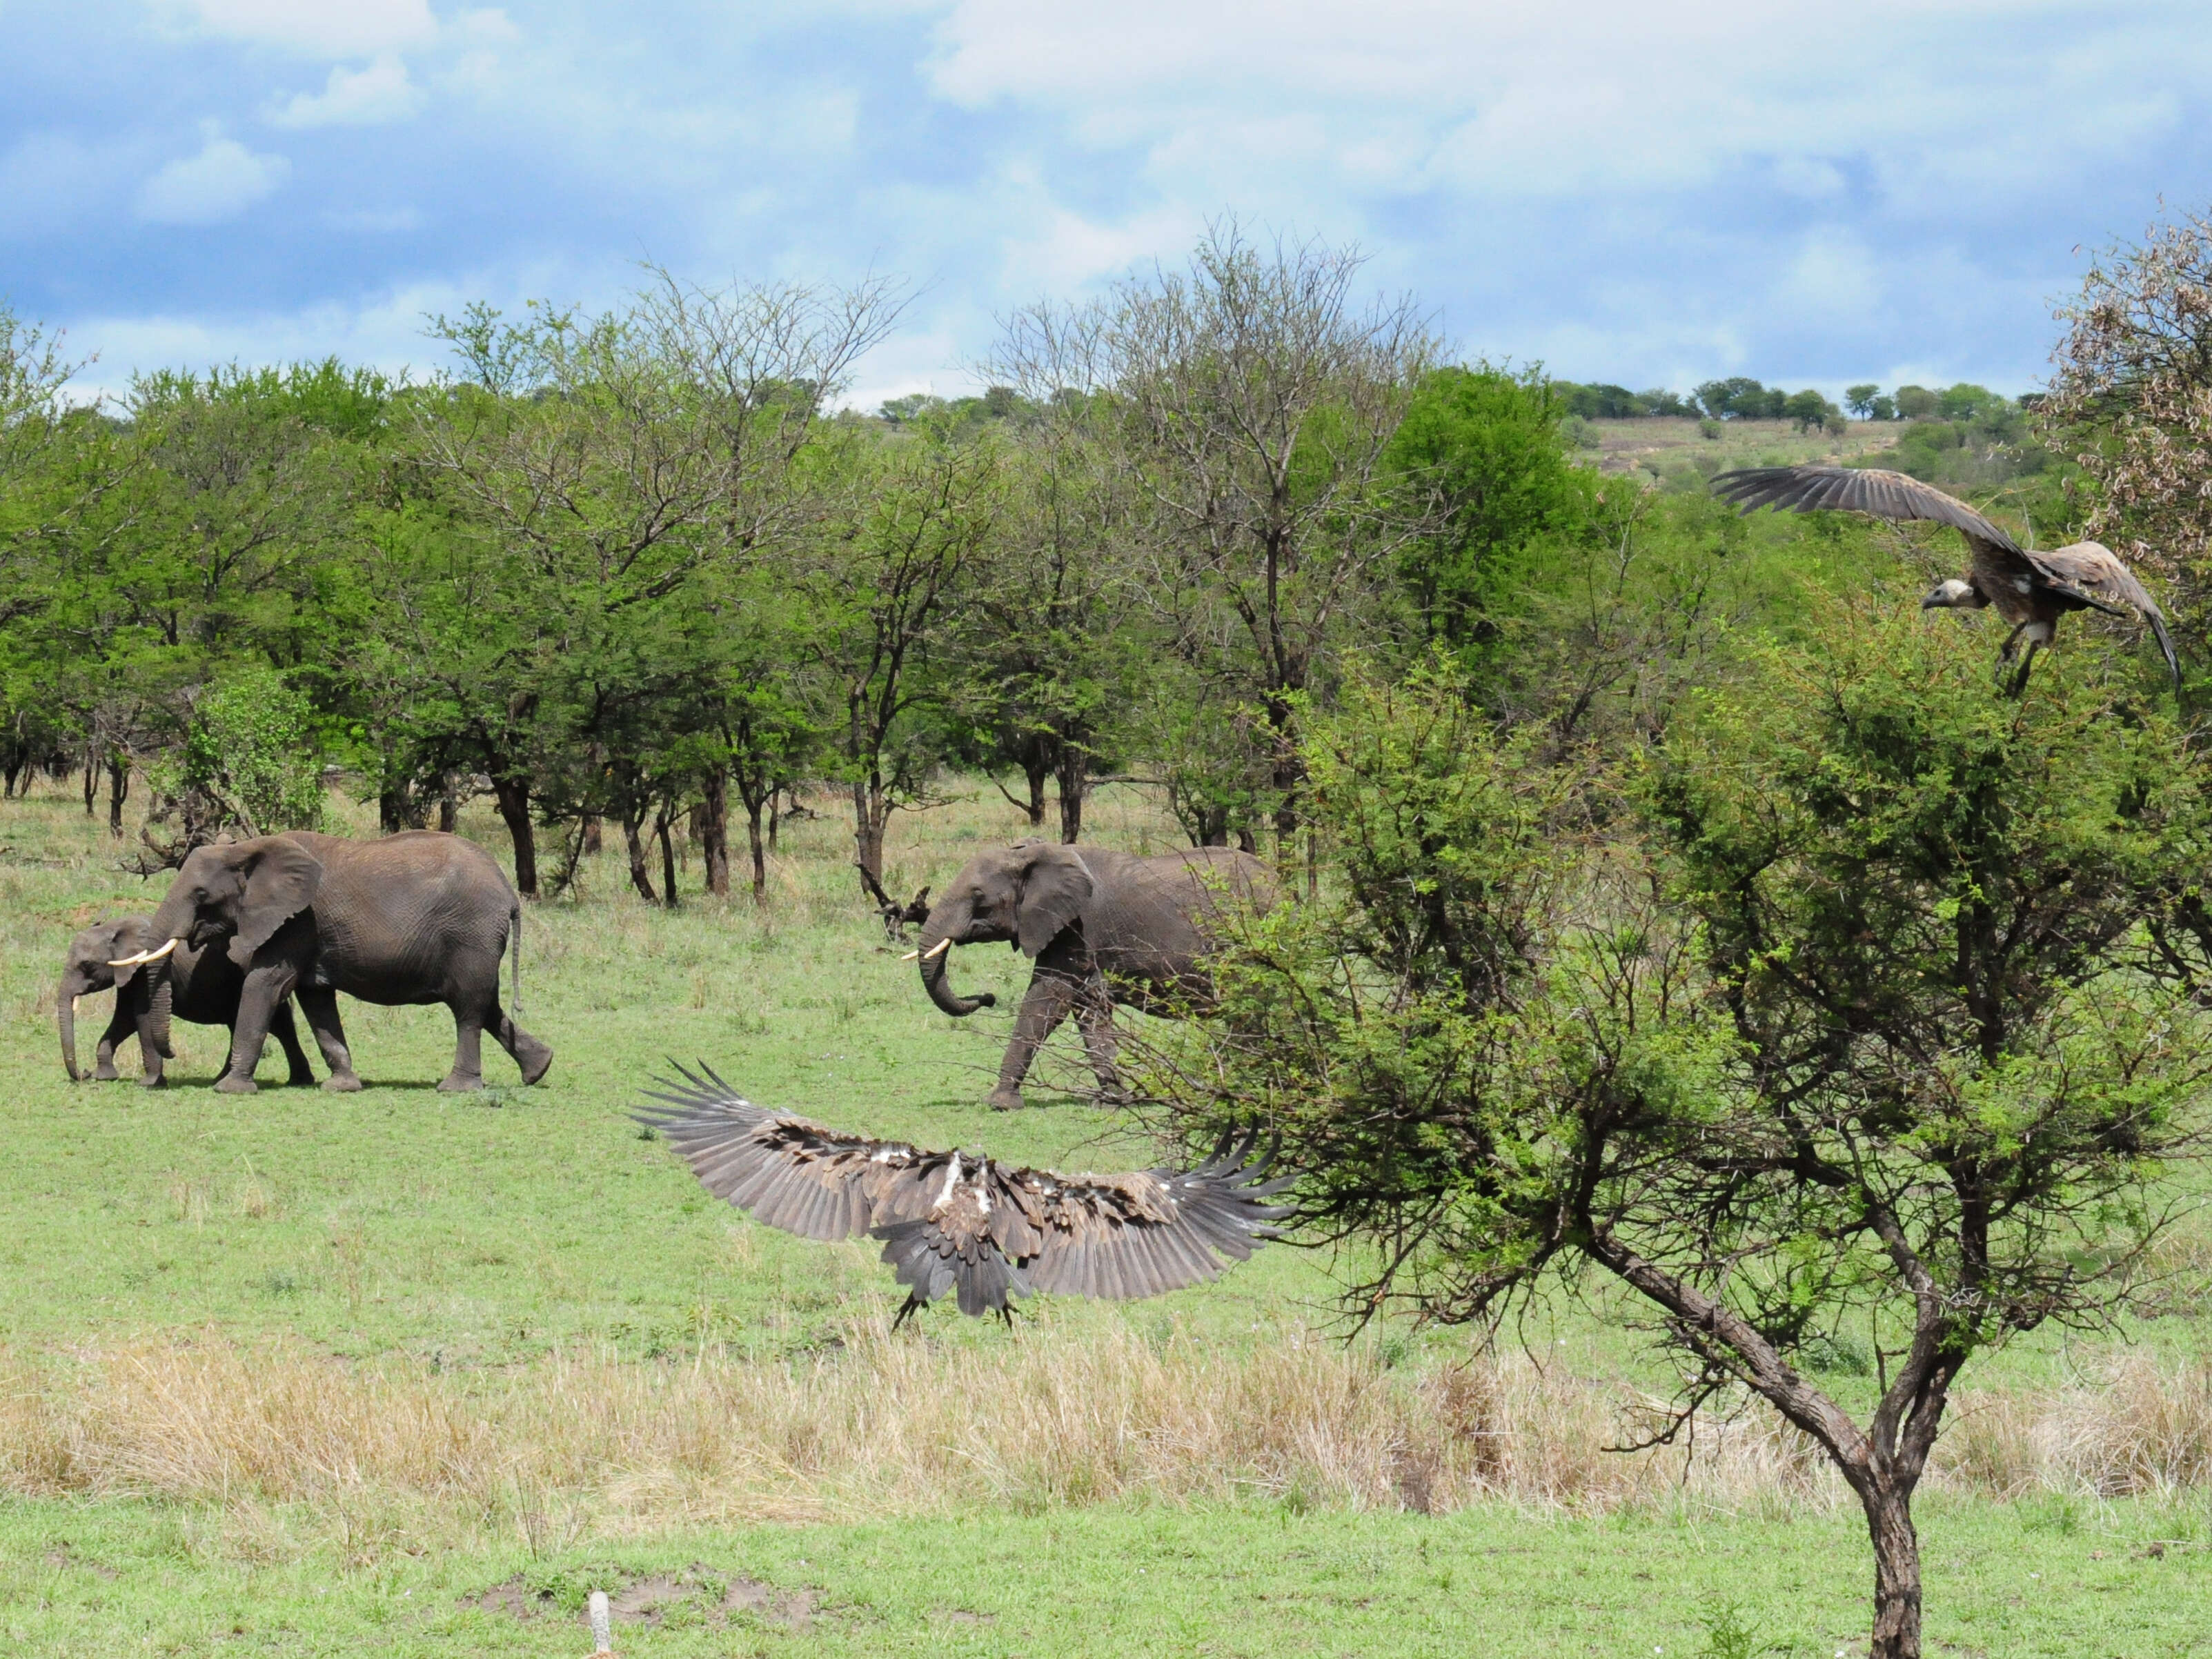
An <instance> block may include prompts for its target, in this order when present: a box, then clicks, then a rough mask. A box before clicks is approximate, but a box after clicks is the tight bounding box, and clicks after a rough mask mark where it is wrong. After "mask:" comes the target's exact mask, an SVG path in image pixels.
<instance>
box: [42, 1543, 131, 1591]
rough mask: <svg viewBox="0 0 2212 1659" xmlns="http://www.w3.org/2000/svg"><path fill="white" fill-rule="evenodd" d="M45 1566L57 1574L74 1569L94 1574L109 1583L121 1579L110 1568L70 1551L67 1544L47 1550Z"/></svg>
mask: <svg viewBox="0 0 2212 1659" xmlns="http://www.w3.org/2000/svg"><path fill="white" fill-rule="evenodd" d="M46 1565H48V1566H50V1567H52V1568H53V1569H54V1570H55V1571H58V1572H67V1571H70V1569H71V1568H75V1569H76V1570H77V1571H81V1572H89V1573H94V1574H96V1575H98V1576H99V1577H102V1578H105V1579H107V1580H109V1581H110V1582H112V1581H113V1580H115V1579H118V1578H120V1577H123V1575H122V1574H121V1573H119V1572H118V1571H116V1570H115V1569H114V1568H112V1567H110V1566H106V1565H102V1564H101V1563H100V1562H98V1561H92V1560H88V1559H85V1558H84V1557H83V1556H82V1555H79V1554H77V1553H76V1552H75V1551H73V1550H72V1549H70V1547H69V1546H68V1545H67V1544H57V1545H55V1546H54V1547H53V1548H52V1549H50V1550H48V1551H47V1552H46Z"/></svg>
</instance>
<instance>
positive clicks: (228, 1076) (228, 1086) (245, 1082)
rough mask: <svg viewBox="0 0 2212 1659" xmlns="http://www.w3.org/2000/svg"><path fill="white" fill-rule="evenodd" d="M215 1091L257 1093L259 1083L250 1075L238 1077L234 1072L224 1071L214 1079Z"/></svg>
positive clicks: (223, 1092)
mask: <svg viewBox="0 0 2212 1659" xmlns="http://www.w3.org/2000/svg"><path fill="white" fill-rule="evenodd" d="M215 1091H216V1093H217V1094H219V1095H258V1094H259V1093H260V1092H261V1086H260V1085H258V1084H257V1083H256V1082H254V1080H253V1079H252V1078H250V1077H240V1075H239V1074H238V1073H236V1072H225V1073H223V1074H222V1076H221V1077H219V1078H217V1079H216V1080H215Z"/></svg>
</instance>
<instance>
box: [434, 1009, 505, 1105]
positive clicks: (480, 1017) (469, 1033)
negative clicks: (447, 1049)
mask: <svg viewBox="0 0 2212 1659" xmlns="http://www.w3.org/2000/svg"><path fill="white" fill-rule="evenodd" d="M494 1006H495V1008H496V1006H497V1005H496V1004H495V1005H494ZM484 1025H485V1019H484V1013H483V1009H481V1008H479V1007H475V1006H471V1005H469V1004H466V1003H459V1002H457V1003H455V1004H453V1070H452V1071H450V1072H448V1073H446V1075H445V1077H444V1079H441V1081H440V1083H439V1085H438V1088H439V1090H440V1091H441V1092H442V1093H445V1094H449V1095H465V1094H472V1093H474V1092H475V1091H477V1090H478V1089H481V1088H483V1028H484ZM495 1029H496V1028H495Z"/></svg>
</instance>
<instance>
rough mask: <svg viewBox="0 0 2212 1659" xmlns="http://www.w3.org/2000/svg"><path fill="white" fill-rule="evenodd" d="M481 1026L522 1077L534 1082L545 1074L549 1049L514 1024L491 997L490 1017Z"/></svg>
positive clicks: (548, 1060)
mask: <svg viewBox="0 0 2212 1659" xmlns="http://www.w3.org/2000/svg"><path fill="white" fill-rule="evenodd" d="M484 1029H485V1030H488V1031H489V1032H490V1033H491V1034H492V1036H494V1037H495V1038H497V1039H498V1041H499V1046H500V1047H501V1048H504V1049H506V1050H507V1053H508V1054H510V1055H512V1056H513V1060H514V1063H515V1064H516V1065H517V1066H520V1067H521V1068H522V1080H523V1082H524V1083H525V1084H526V1085H527V1084H532V1083H535V1082H537V1081H538V1079H539V1078H542V1077H544V1075H545V1073H546V1072H547V1071H548V1070H549V1069H550V1067H551V1066H552V1064H553V1051H552V1049H550V1048H547V1047H546V1046H545V1045H544V1043H542V1042H539V1041H538V1039H537V1038H536V1037H534V1036H531V1035H530V1033H529V1032H527V1031H526V1030H523V1029H522V1027H520V1025H517V1024H515V1023H514V1018H513V1015H511V1014H509V1013H508V1012H507V1010H506V1009H504V1008H502V1007H501V1006H500V1005H499V1000H498V999H497V998H496V997H495V998H494V999H493V1000H492V1005H491V1017H490V1018H489V1019H487V1020H485V1021H484Z"/></svg>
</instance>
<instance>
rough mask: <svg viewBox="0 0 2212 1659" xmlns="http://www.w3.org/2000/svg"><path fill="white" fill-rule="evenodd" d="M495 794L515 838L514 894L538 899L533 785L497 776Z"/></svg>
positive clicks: (494, 781) (493, 783)
mask: <svg viewBox="0 0 2212 1659" xmlns="http://www.w3.org/2000/svg"><path fill="white" fill-rule="evenodd" d="M491 792H492V794H493V797H494V798H495V799H496V800H497V801H498V802H499V815H500V817H501V818H502V819H504V820H505V821H506V823H507V834H508V835H510V836H513V837H514V890H515V891H516V892H518V893H520V894H521V895H522V896H523V897H525V898H536V897H537V896H538V832H537V829H535V828H534V827H533V826H532V823H531V822H530V785H529V782H528V781H527V780H526V779H521V778H507V777H500V776H497V775H495V776H494V777H493V778H492V781H491Z"/></svg>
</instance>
